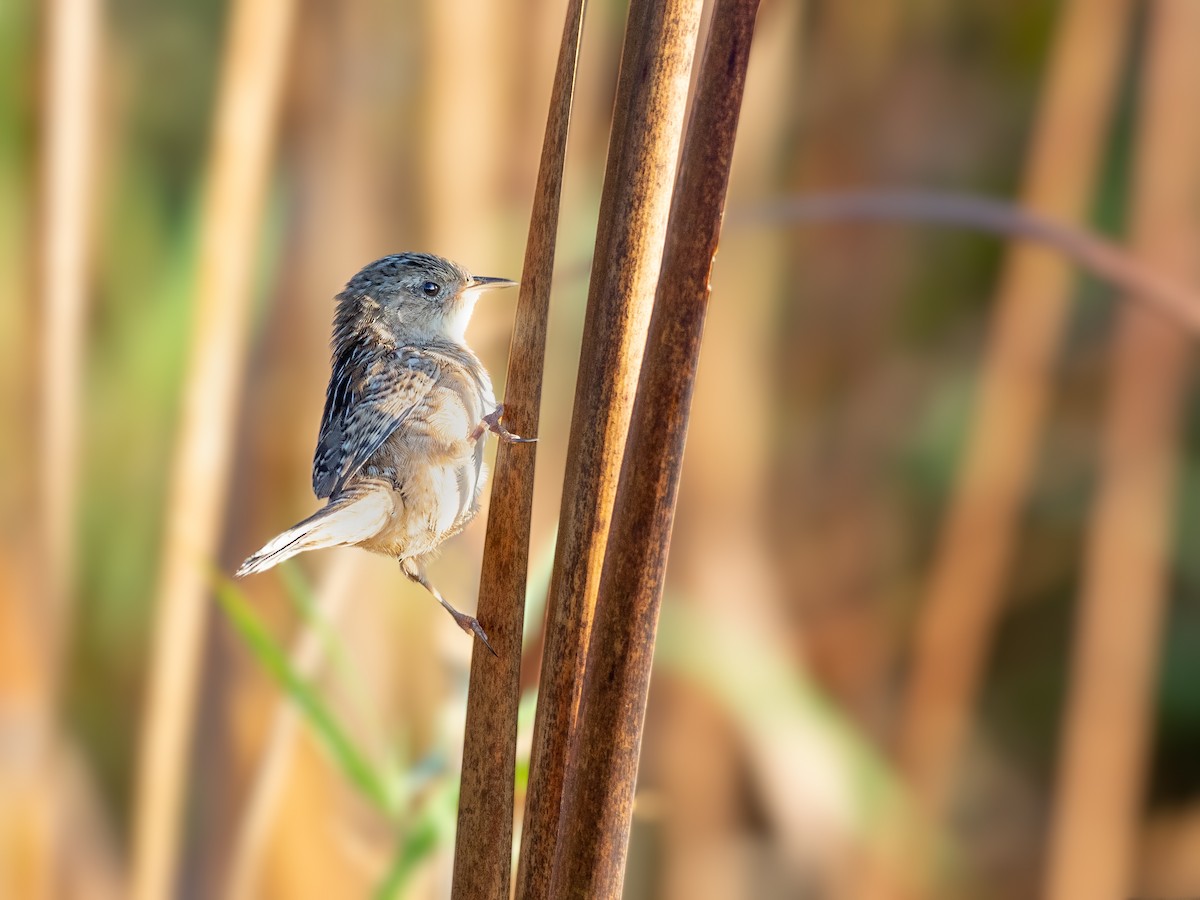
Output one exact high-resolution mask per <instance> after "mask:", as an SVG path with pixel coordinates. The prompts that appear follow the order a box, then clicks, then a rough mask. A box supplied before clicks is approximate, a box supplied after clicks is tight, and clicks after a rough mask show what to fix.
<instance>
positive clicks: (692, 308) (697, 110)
mask: <svg viewBox="0 0 1200 900" xmlns="http://www.w3.org/2000/svg"><path fill="white" fill-rule="evenodd" d="M757 11H758V0H718V2H717V4H716V5H715V7H714V10H713V15H712V25H711V29H710V32H709V37H708V43H707V46H706V48H705V52H704V61H703V63H702V66H701V70H700V77H699V81H698V83H697V88H696V97H695V101H694V104H693V107H692V110H693V113H692V121H691V124H690V126H689V128H688V137H687V142H686V144H685V146H684V151H683V158H682V162H681V164H680V171H679V180H678V183H677V186H676V189H675V193H674V202H673V207H672V210H671V218H670V224H669V227H668V231H667V241H666V247H665V249H664V253H663V263H662V272H661V275H660V277H659V281H658V289H657V295H656V298H655V303H654V313H653V317H652V319H651V321H650V329H649V335H648V337H647V342H646V353H645V358H644V361H643V366H642V370H641V377H640V380H639V382H638V389H637V397H636V400H635V403H634V408H633V414H632V421H631V423H630V431H629V439H628V442H627V443H626V447H625V456H624V460H623V462H622V466H621V478H620V486H619V487H618V490H617V497H616V505H615V507H614V510H613V518H612V526H611V528H610V530H609V536H608V547H607V551H606V554H605V558H604V568H603V573H602V575H601V578H600V586H599V593H598V597H597V601H596V617H595V624H594V626H593V640H592V641H591V644H590V648H589V652H588V658H587V670H586V677H585V681H584V686H583V695H582V698H581V701H580V706H579V718H578V728H577V734H576V738H575V740H574V742H573V743H572V752H571V758H570V763H569V768H568V771H567V781H566V786H565V790H564V795H563V815H562V826H561V832H560V846H559V853H558V857H557V859H556V862H555V868H554V879H553V882H552V884H553V886H552V889H551V896H553V897H606V898H617V897H619V896H620V895H621V889H622V885H623V882H624V875H625V858H626V853H627V850H628V845H629V828H630V822H631V818H632V813H633V795H634V788H635V785H636V781H637V769H638V757H639V755H640V751H641V740H642V725H643V723H644V720H645V712H646V698H647V695H648V692H649V687H650V668H651V663H652V661H653V656H654V642H655V635H656V632H657V628H658V612H659V607H660V603H661V600H662V588H663V578H664V574H665V571H666V563H667V551H668V548H669V546H670V541H671V527H672V524H673V521H674V515H675V500H676V496H677V493H678V487H679V476H680V472H681V469H682V464H683V450H684V444H685V443H686V440H687V424H688V413H689V410H690V406H691V395H692V387H693V384H694V382H695V376H696V367H697V363H698V361H699V356H700V341H701V337H702V335H703V330H704V317H705V312H706V310H707V306H708V295H709V274H710V272H711V269H712V263H713V258H714V256H715V255H716V252H717V241H718V239H719V237H720V232H721V219H722V213H723V210H724V205H725V191H726V186H727V184H728V180H729V167H730V162H731V159H732V156H733V144H734V139H735V137H736V134H737V123H738V114H739V112H740V110H741V102H742V92H743V88H744V86H745V79H746V68H747V65H748V62H749V57H750V43H751V38H752V36H753V31H754V20H755V16H756V14H757ZM698 13H699V9H698V7H697V6H696V5H693V6H692V7H690V8H689V7H687V6H685V5H682V4H681V5H680V7H679V8H678V10H677V11H675V15H674V17H673V18H674V24H672V25H671V26H670V27H669V28H668V30H667V31H666V32H664V34H663V37H662V38H661V44H660V45H659V46H661V47H663V48H664V49H665V48H667V47H670V46H672V45H674V46H675V47H676V48H677V50H676V51H675V52H678V53H680V54H682V55H684V56H686V55H687V50H688V47H689V45H690V43H691V40H692V35H693V34H694V29H695V27H696V17H697V15H698Z"/></svg>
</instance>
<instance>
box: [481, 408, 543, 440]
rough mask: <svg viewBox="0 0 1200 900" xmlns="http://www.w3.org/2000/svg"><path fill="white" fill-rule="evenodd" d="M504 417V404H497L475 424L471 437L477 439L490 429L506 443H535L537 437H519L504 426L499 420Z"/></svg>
mask: <svg viewBox="0 0 1200 900" xmlns="http://www.w3.org/2000/svg"><path fill="white" fill-rule="evenodd" d="M503 417H504V404H503V403H501V404H500V405H498V406H497V407H496V408H495V409H494V410H493V411H492V412H490V413H488V414H487V415H486V416H484V417H483V421H482V422H480V423H479V424H478V425H476V426H475V430H474V431H473V432H471V437H472V439H474V440H478V439H479V438H481V437H482V436H483V433H484V432H485V431H490V432H492V434H494V435H496V437H498V438H500V440H502V441H504V442H505V443H506V444H536V443H537V438H527V437H521V436H520V435H519V434H513V433H512V432H511V431H509V430H508V429H507V428H505V427H504V422H503V421H501V420H502V419H503Z"/></svg>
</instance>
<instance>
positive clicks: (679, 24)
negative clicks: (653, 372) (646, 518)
mask: <svg viewBox="0 0 1200 900" xmlns="http://www.w3.org/2000/svg"><path fill="white" fill-rule="evenodd" d="M699 6H700V4H699V3H698V2H695V0H666V2H651V0H633V2H632V3H631V4H630V7H629V18H628V20H627V23H626V28H625V44H624V47H623V48H622V53H621V72H620V75H619V77H618V80H617V91H616V103H615V105H614V111H613V124H612V131H611V136H610V140H609V149H608V161H607V164H606V171H605V179H604V190H603V192H602V194H601V198H600V213H599V220H598V223H597V230H596V249H595V254H594V258H593V266H592V277H591V284H590V286H589V291H588V304H587V311H586V313H585V316H584V331H583V345H582V347H581V349H580V358H579V377H578V381H577V383H576V389H575V405H574V409H573V412H572V418H571V433H570V438H569V441H568V446H567V468H566V474H565V476H564V480H563V496H562V505H561V509H560V514H559V533H558V543H557V549H556V552H555V558H554V569H553V572H552V574H551V579H550V591H549V596H548V601H547V610H546V629H545V651H544V655H543V658H542V668H541V675H540V681H539V689H538V706H537V715H536V718H535V721H534V734H533V747H532V752H531V757H530V774H529V787H528V791H527V793H526V800H525V820H524V831H523V833H522V838H521V854H520V860H519V864H518V869H517V897H519V898H522V900H543V898H547V897H549V896H550V893H549V892H550V878H551V875H552V872H553V861H554V854H555V847H556V844H557V838H558V828H559V815H560V811H561V810H560V804H561V798H562V786H563V778H564V773H565V771H566V760H567V753H568V748H569V742H570V739H571V735H572V732H573V729H574V722H575V713H576V709H577V706H578V699H579V693H580V690H581V687H582V684H583V677H582V674H583V666H584V661H585V658H586V654H587V641H588V635H589V634H590V631H591V621H592V612H593V607H594V604H595V596H596V587H597V584H598V582H599V577H600V566H601V563H602V561H603V554H604V541H605V539H606V537H607V535H608V523H609V520H610V518H611V516H612V504H613V500H614V498H615V496H616V488H617V476H618V471H619V467H620V463H621V454H622V452H623V450H624V446H625V435H626V432H627V431H628V428H629V416H630V413H631V410H632V405H633V394H634V390H635V388H636V386H637V373H638V370H639V368H640V366H641V360H642V352H643V350H644V349H645V339H646V330H647V327H648V326H649V321H650V310H651V306H652V305H653V301H654V288H655V285H656V284H657V282H658V272H659V266H660V264H661V261H662V247H663V242H664V240H665V237H666V226H667V216H668V213H669V211H670V191H671V184H672V182H673V181H674V176H675V166H676V160H677V156H678V149H679V143H680V135H681V131H682V123H683V111H684V107H685V104H686V97H687V89H688V78H689V76H690V74H691V63H692V57H693V46H692V44H693V38H694V35H695V30H696V23H697V20H698V17H699Z"/></svg>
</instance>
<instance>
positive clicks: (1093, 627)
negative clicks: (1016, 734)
mask: <svg viewBox="0 0 1200 900" xmlns="http://www.w3.org/2000/svg"><path fill="white" fill-rule="evenodd" d="M1150 10H1151V13H1150V18H1151V22H1150V29H1149V31H1148V40H1149V43H1148V46H1147V48H1146V52H1145V55H1144V56H1143V57H1142V58H1143V59H1144V61H1145V64H1146V76H1145V81H1144V90H1143V91H1142V96H1141V102H1140V104H1139V106H1138V108H1139V111H1140V116H1141V122H1140V127H1139V139H1138V146H1137V159H1136V161H1135V168H1134V178H1133V189H1134V191H1135V194H1134V200H1133V212H1132V217H1133V221H1132V241H1133V245H1134V248H1135V250H1136V251H1137V252H1138V255H1139V256H1140V257H1141V258H1142V259H1145V260H1147V261H1148V262H1150V263H1152V264H1154V265H1156V266H1158V267H1160V268H1161V269H1162V270H1164V271H1167V272H1171V273H1173V274H1175V275H1176V276H1179V277H1182V278H1184V279H1186V280H1187V281H1189V282H1190V283H1192V284H1197V283H1200V259H1198V258H1197V250H1198V249H1200V208H1198V207H1197V204H1196V200H1197V197H1200V119H1198V118H1197V117H1196V116H1195V115H1192V114H1191V110H1192V108H1193V104H1194V101H1193V90H1194V88H1195V85H1196V84H1198V83H1200V56H1198V55H1197V53H1196V42H1197V41H1198V40H1200V5H1198V4H1196V3H1195V2H1192V0H1160V2H1158V3H1155V4H1153V5H1152V6H1151V7H1150ZM1118 328H1119V331H1118V334H1117V338H1116V343H1115V346H1114V348H1113V350H1114V354H1113V368H1112V379H1113V380H1112V386H1111V396H1110V400H1109V408H1108V416H1107V420H1106V423H1105V428H1104V434H1103V438H1102V456H1101V465H1100V485H1099V493H1098V496H1097V498H1096V508H1095V512H1094V515H1093V518H1092V521H1091V527H1090V529H1089V534H1088V543H1087V550H1086V558H1085V563H1084V566H1085V569H1084V583H1083V592H1082V596H1081V598H1080V607H1079V610H1078V614H1077V615H1078V623H1079V624H1078V628H1077V632H1076V633H1077V634H1078V635H1079V638H1078V642H1077V645H1076V648H1075V654H1074V655H1075V658H1074V665H1073V668H1072V679H1071V686H1070V693H1069V696H1068V702H1067V707H1066V713H1065V719H1064V728H1063V741H1062V749H1061V752H1060V756H1059V770H1058V777H1059V785H1060V786H1059V790H1058V806H1057V811H1056V815H1055V817H1054V821H1053V827H1052V830H1051V845H1050V846H1051V854H1050V862H1049V870H1048V874H1047V886H1046V893H1045V896H1046V897H1047V898H1048V900H1070V898H1075V897H1125V896H1130V895H1131V894H1133V893H1134V892H1135V891H1136V887H1135V885H1134V883H1133V881H1132V878H1133V872H1134V866H1135V857H1134V853H1135V847H1136V843H1137V838H1138V833H1139V829H1140V823H1141V816H1142V803H1143V789H1144V786H1145V775H1146V754H1147V747H1148V743H1149V735H1150V728H1151V725H1152V722H1153V698H1154V687H1155V683H1156V681H1157V674H1158V665H1159V658H1158V654H1157V650H1158V647H1159V642H1160V638H1161V632H1162V622H1163V618H1164V616H1165V614H1166V609H1167V603H1168V599H1169V596H1170V594H1169V591H1170V581H1171V564H1170V561H1171V531H1172V529H1171V521H1172V517H1173V514H1174V505H1175V501H1176V497H1177V496H1178V488H1177V479H1178V475H1179V440H1180V430H1181V428H1182V425H1183V422H1182V417H1183V412H1184V403H1185V400H1186V397H1187V391H1188V387H1189V384H1188V382H1189V376H1190V373H1191V363H1192V358H1193V348H1194V345H1193V343H1192V340H1191V338H1190V336H1189V335H1187V334H1184V333H1181V332H1180V331H1179V330H1178V329H1177V328H1175V327H1174V324H1173V323H1170V322H1167V321H1164V320H1163V319H1162V318H1161V317H1160V316H1157V315H1155V314H1154V313H1153V312H1152V311H1150V310H1146V309H1143V308H1142V307H1141V306H1140V305H1139V304H1129V305H1127V306H1125V307H1124V308H1123V309H1122V310H1121V313H1120V318H1119V326H1118ZM1185 552H1189V551H1185Z"/></svg>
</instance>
